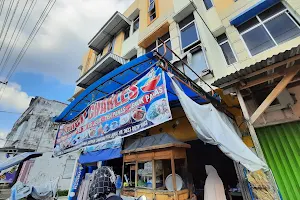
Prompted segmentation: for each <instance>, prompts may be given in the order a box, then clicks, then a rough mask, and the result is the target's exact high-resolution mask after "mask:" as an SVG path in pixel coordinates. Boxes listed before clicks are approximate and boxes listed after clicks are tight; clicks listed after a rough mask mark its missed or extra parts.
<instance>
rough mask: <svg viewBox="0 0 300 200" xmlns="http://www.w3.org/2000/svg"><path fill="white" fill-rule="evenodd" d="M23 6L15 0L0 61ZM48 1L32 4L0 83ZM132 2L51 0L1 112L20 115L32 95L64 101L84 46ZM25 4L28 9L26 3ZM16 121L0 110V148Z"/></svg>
mask: <svg viewBox="0 0 300 200" xmlns="http://www.w3.org/2000/svg"><path fill="white" fill-rule="evenodd" d="M31 1H32V0H29V2H31ZM5 2H6V3H5V4H4V12H3V14H2V15H1V16H0V27H2V26H3V22H4V16H5V14H4V13H6V12H7V10H8V5H9V3H8V2H9V1H5ZM16 2H17V1H15V4H13V7H14V6H16ZM25 2H26V1H22V0H21V1H20V4H19V6H18V7H17V10H16V14H15V17H14V18H13V19H12V24H11V26H10V28H8V29H7V30H8V34H7V38H6V40H5V39H4V35H3V36H2V37H1V38H0V41H2V40H3V41H4V46H3V49H2V50H1V48H0V58H2V57H3V56H4V49H5V48H7V47H8V48H9V47H10V45H9V42H8V41H9V39H8V38H9V37H11V36H14V35H13V30H14V29H15V28H16V30H17V31H18V30H19V29H20V28H19V27H18V26H16V25H17V19H18V17H19V16H20V14H21V10H22V8H23V7H24V6H25ZM47 2H48V1H40V0H38V1H37V3H36V6H35V8H34V10H33V12H32V15H31V16H30V18H29V20H28V23H27V25H26V26H25V28H24V29H23V30H21V34H20V38H19V40H18V42H17V43H16V44H17V45H16V47H15V50H14V51H13V53H12V56H11V58H10V60H9V62H8V64H7V65H6V66H5V67H4V66H3V65H2V66H0V68H1V67H3V68H4V70H3V73H1V74H0V81H4V80H5V78H6V76H7V75H8V71H9V70H10V68H11V67H12V65H13V63H14V61H15V60H16V58H17V56H18V54H19V52H20V51H21V49H22V47H23V45H24V44H25V43H26V40H27V38H28V37H29V35H30V32H31V31H32V29H33V27H34V26H35V24H36V22H37V21H38V19H39V17H40V15H41V13H42V12H43V9H44V7H45V6H46V4H47ZM132 2H133V0H64V1H56V4H55V5H54V7H53V9H52V10H51V12H50V14H49V16H48V17H47V19H46V21H45V22H44V24H43V26H42V27H41V29H40V31H39V32H38V34H37V35H36V37H35V39H34V40H33V42H32V44H31V46H30V47H29V49H28V51H27V53H26V54H25V56H24V58H23V60H22V61H21V62H20V64H19V66H18V68H17V70H16V72H15V73H14V74H13V76H12V77H11V79H10V80H9V82H8V86H7V87H6V90H5V92H4V93H3V96H2V98H1V99H0V111H3V110H4V111H8V112H17V113H22V112H24V111H25V110H26V108H27V107H28V105H29V102H30V100H31V98H33V97H35V96H41V97H44V98H47V99H51V100H57V101H61V102H64V103H67V99H69V98H70V97H71V96H72V94H73V92H74V90H75V81H76V79H77V78H78V75H79V71H78V69H77V68H78V66H79V65H81V63H82V58H83V55H84V53H85V52H87V51H88V46H87V43H88V42H89V41H90V39H91V38H92V37H93V36H94V35H95V33H97V32H98V31H99V29H100V28H101V27H102V25H103V24H104V23H105V22H106V21H107V20H108V19H109V18H110V17H111V16H112V15H113V13H114V12H115V11H116V10H118V11H120V12H123V11H124V10H125V9H126V8H127V7H128V6H129V5H130V4H131V3H132ZM27 6H28V7H27V8H29V4H28V5H27ZM100 11H101V12H100ZM12 38H14V37H12ZM0 89H1V86H0ZM0 91H1V90H0ZM0 94H1V92H0ZM18 117H19V115H16V114H9V113H3V112H0V146H1V143H2V144H3V138H5V135H6V134H7V133H8V132H9V131H10V129H11V128H12V126H13V124H14V122H15V121H16V120H17V119H18ZM1 138H2V139H1Z"/></svg>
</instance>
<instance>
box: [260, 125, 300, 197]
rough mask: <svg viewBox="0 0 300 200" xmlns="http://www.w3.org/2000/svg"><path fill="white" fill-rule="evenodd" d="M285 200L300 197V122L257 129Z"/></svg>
mask: <svg viewBox="0 0 300 200" xmlns="http://www.w3.org/2000/svg"><path fill="white" fill-rule="evenodd" d="M256 132H257V136H258V139H259V142H260V144H261V146H262V150H263V152H264V155H265V158H266V160H267V163H268V165H269V166H270V168H271V169H272V172H273V174H274V177H275V180H276V183H277V185H278V187H279V190H280V193H281V195H282V197H283V199H289V200H298V199H299V197H300V156H299V152H300V122H293V123H287V124H280V125H276V126H268V127H264V128H258V129H256Z"/></svg>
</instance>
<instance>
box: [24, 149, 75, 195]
mask: <svg viewBox="0 0 300 200" xmlns="http://www.w3.org/2000/svg"><path fill="white" fill-rule="evenodd" d="M52 155H53V154H52V153H51V152H47V153H44V154H43V156H42V157H39V158H36V159H35V162H34V165H33V167H32V168H31V170H30V172H29V175H28V179H27V183H28V184H32V185H36V186H37V185H43V184H45V183H46V182H49V181H51V180H55V179H56V178H57V177H59V183H58V189H59V190H68V189H69V187H70V184H71V178H63V173H64V170H65V166H66V162H67V160H68V159H71V160H74V164H75V160H76V159H77V157H78V155H77V153H72V154H67V155H64V156H61V157H52Z"/></svg>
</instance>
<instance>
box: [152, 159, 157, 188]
mask: <svg viewBox="0 0 300 200" xmlns="http://www.w3.org/2000/svg"><path fill="white" fill-rule="evenodd" d="M152 189H153V190H155V189H156V170H155V160H152Z"/></svg>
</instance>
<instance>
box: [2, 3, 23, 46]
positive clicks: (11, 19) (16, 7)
mask: <svg viewBox="0 0 300 200" xmlns="http://www.w3.org/2000/svg"><path fill="white" fill-rule="evenodd" d="M19 3H20V0H18V1H17V4H16V6H15V9H14V11H13V14H12V17H11V18H10V21H9V24H8V27H7V29H6V32H5V35H4V39H3V40H2V43H1V46H0V52H1V49H2V47H3V44H4V41H5V39H6V36H7V33H8V30H9V27H10V26H11V22H12V21H13V19H14V16H15V14H16V11H17V9H18V6H19Z"/></svg>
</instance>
